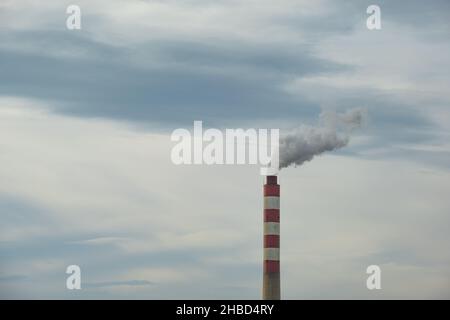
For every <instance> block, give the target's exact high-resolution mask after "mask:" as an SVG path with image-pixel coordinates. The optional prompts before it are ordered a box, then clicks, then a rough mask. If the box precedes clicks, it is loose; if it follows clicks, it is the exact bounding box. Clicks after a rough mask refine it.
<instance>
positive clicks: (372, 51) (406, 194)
mask: <svg viewBox="0 0 450 320" xmlns="http://www.w3.org/2000/svg"><path fill="white" fill-rule="evenodd" d="M71 4H77V5H78V6H79V7H80V8H81V13H82V19H81V26H82V28H81V30H68V29H67V28H66V19H67V17H68V14H67V13H66V8H67V7H68V6H69V5H71ZM371 4H377V5H378V6H379V7H380V8H381V19H382V28H381V30H368V29H367V27H366V19H367V18H368V14H367V13H366V9H367V7H368V6H369V5H371ZM449 39H450V2H448V1H446V0H433V1H419V0H410V1H400V0H399V1H381V0H378V1H365V0H363V1H361V0H353V1H345V3H344V2H342V1H339V2H338V1H331V0H314V1H312V0H296V1H294V0H292V1H291V0H279V1H267V0H241V1H237V0H228V1H224V0H216V1H206V0H178V1H175V0H165V1H144V0H115V1H110V0H109V1H107V0H96V1H87V0H86V1H82V0H77V1H65V0H62V1H59V0H58V1H56V0H47V1H40V2H36V1H27V0H2V1H1V2H0V217H1V220H2V222H1V224H0V298H2V299H12V298H24V299H47V298H61V299H80V298H82V299H98V298H102V299H186V298H190V299H231V298H233V299H259V298H260V297H261V285H262V254H263V250H262V223H263V221H262V211H263V208H262V206H263V203H262V184H263V177H262V176H261V175H260V174H259V167H258V166H252V165H240V166H233V165H228V166H227V165H223V166H220V165H215V166H206V165H203V166H201V165H191V166H189V165H178V166H177V165H174V164H173V163H172V162H171V159H170V153H171V148H172V147H173V142H171V140H170V134H171V132H172V131H173V130H175V129H177V128H186V129H188V130H190V129H192V126H193V121H194V120H201V121H203V126H204V127H211V128H219V129H225V128H279V129H280V130H281V131H283V130H288V129H291V128H294V127H296V126H299V125H303V124H306V125H311V124H312V125H314V124H315V123H316V122H317V119H318V117H319V115H320V114H321V113H322V112H323V111H329V110H333V111H339V112H344V111H346V110H349V109H351V108H362V109H363V110H365V112H366V114H367V119H366V121H365V124H364V126H363V127H362V128H360V129H359V130H357V131H355V132H354V133H353V135H352V137H351V140H350V143H349V145H348V146H347V147H346V148H344V149H342V150H338V151H335V152H330V153H326V154H323V155H321V156H318V157H315V158H314V159H313V160H312V161H310V162H306V163H305V164H304V165H302V166H300V167H296V168H294V167H289V168H286V169H283V170H282V171H281V173H280V174H279V181H280V184H281V195H282V198H281V208H280V209H281V288H282V298H284V299H316V298H319V299H449V298H450V268H449V267H450V199H449V197H448V193H449V190H450V162H449V158H450V143H449V141H450V139H449V138H450V91H449V90H448V88H449V87H450V41H449ZM73 264H75V265H79V266H80V268H81V274H82V289H81V290H67V288H66V279H67V277H68V275H67V274H66V268H67V266H69V265H73ZM369 265H378V266H379V267H380V268H381V272H382V273H381V274H382V278H381V285H382V289H381V290H368V289H367V287H366V279H367V277H368V275H367V274H366V268H367V267H368V266H369Z"/></svg>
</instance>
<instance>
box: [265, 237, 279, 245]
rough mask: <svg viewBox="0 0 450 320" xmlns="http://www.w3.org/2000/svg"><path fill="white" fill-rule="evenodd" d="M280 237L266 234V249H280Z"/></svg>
mask: <svg viewBox="0 0 450 320" xmlns="http://www.w3.org/2000/svg"><path fill="white" fill-rule="evenodd" d="M279 247H280V236H279V235H277V234H266V235H265V236H264V248H279Z"/></svg>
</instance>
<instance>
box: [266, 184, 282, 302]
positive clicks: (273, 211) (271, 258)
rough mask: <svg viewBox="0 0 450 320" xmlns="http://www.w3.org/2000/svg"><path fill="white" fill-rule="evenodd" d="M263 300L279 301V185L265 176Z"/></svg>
mask: <svg viewBox="0 0 450 320" xmlns="http://www.w3.org/2000/svg"><path fill="white" fill-rule="evenodd" d="M263 299H264V300H279V299H280V185H279V184H278V183H277V176H267V180H266V184H265V185H264V266H263Z"/></svg>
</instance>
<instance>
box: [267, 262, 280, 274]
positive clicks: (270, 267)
mask: <svg viewBox="0 0 450 320" xmlns="http://www.w3.org/2000/svg"><path fill="white" fill-rule="evenodd" d="M272 272H280V261H273V260H264V273H272Z"/></svg>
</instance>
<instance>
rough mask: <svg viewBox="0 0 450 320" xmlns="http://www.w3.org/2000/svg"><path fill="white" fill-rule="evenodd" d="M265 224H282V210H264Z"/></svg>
mask: <svg viewBox="0 0 450 320" xmlns="http://www.w3.org/2000/svg"><path fill="white" fill-rule="evenodd" d="M264 222H280V210H279V209H264Z"/></svg>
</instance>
